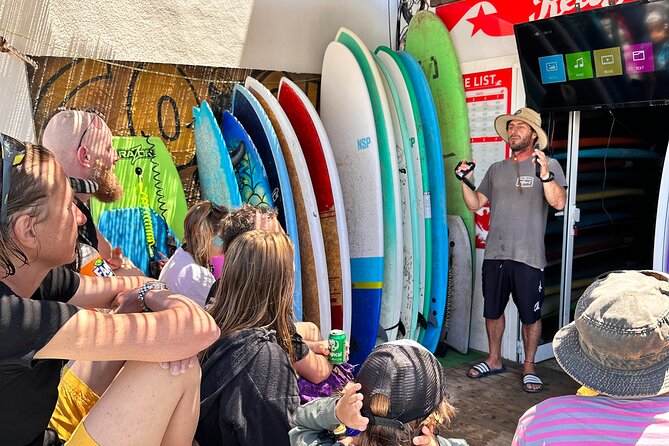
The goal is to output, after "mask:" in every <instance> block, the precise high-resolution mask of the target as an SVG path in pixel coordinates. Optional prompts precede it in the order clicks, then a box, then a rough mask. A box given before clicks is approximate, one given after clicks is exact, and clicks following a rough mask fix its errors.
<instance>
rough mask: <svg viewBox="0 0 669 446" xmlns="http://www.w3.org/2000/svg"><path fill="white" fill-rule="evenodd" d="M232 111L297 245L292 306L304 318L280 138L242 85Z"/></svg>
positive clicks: (294, 222)
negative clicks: (246, 136) (261, 168)
mask: <svg viewBox="0 0 669 446" xmlns="http://www.w3.org/2000/svg"><path fill="white" fill-rule="evenodd" d="M232 114H233V115H235V117H236V118H237V119H238V120H239V122H240V123H241V124H242V126H243V127H244V129H245V130H246V132H247V133H248V134H249V136H250V137H251V139H252V140H253V142H254V144H255V146H256V148H257V149H258V154H259V155H260V159H261V160H262V163H263V166H265V171H266V172H267V178H268V179H269V185H270V187H271V189H272V201H273V202H274V205H275V208H276V209H277V211H278V212H279V221H280V222H281V225H282V226H283V227H284V228H285V230H286V233H287V234H288V237H290V240H291V241H292V242H293V245H294V246H295V293H294V295H293V308H294V310H295V316H296V317H297V319H298V320H300V321H301V320H302V275H301V274H300V271H301V268H300V242H299V236H298V233H297V218H296V216H295V204H294V203H293V192H292V189H291V187H290V179H289V178H288V170H287V169H286V162H285V160H284V158H283V154H282V152H281V146H280V145H279V139H278V138H277V136H276V132H275V131H274V128H273V127H272V123H271V122H270V120H269V117H268V116H267V114H266V113H265V111H264V110H263V108H262V105H260V103H259V102H258V100H257V99H256V98H255V97H254V96H253V94H251V92H250V91H248V90H247V89H246V88H244V87H243V86H242V85H239V84H237V85H235V86H234V88H233V90H232Z"/></svg>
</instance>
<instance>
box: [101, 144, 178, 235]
mask: <svg viewBox="0 0 669 446" xmlns="http://www.w3.org/2000/svg"><path fill="white" fill-rule="evenodd" d="M112 145H113V146H114V148H115V149H116V152H117V153H118V156H119V160H118V161H117V162H116V166H115V168H114V173H115V174H116V176H117V177H118V179H119V181H120V182H121V184H122V185H123V197H121V199H120V200H117V201H115V202H113V203H102V202H100V201H98V200H96V199H95V198H92V199H91V201H90V203H91V214H92V215H93V220H94V221H95V222H96V223H98V222H99V220H100V215H102V213H103V212H104V211H106V210H111V209H126V208H133V207H138V206H148V207H150V208H151V209H153V210H154V211H156V212H157V213H158V215H160V216H161V217H162V218H163V220H165V221H166V222H167V224H168V225H169V227H170V228H171V229H172V230H173V231H174V233H175V234H176V235H177V237H179V238H182V237H183V231H184V218H185V217H186V212H188V205H187V204H186V196H185V195H184V189H183V185H182V184H181V178H180V177H179V173H178V172H177V168H176V166H175V165H174V161H173V160H172V155H170V152H169V151H168V150H167V147H165V143H163V141H162V140H161V139H160V138H157V137H154V136H116V137H114V138H113V139H112Z"/></svg>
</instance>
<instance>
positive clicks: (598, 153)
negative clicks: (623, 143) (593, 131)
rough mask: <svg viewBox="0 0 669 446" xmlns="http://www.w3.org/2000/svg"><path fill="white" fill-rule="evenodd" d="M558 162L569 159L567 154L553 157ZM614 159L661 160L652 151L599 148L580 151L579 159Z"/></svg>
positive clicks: (557, 154) (558, 154)
mask: <svg viewBox="0 0 669 446" xmlns="http://www.w3.org/2000/svg"><path fill="white" fill-rule="evenodd" d="M553 158H555V159H556V160H561V159H567V154H566V153H556V154H555V155H553ZM590 158H612V159H655V160H656V159H660V154H659V153H657V152H652V151H650V150H643V149H629V148H618V147H616V148H608V149H607V148H599V149H585V150H579V151H578V159H579V160H580V159H590Z"/></svg>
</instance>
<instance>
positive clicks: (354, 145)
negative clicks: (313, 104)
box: [320, 42, 383, 365]
mask: <svg viewBox="0 0 669 446" xmlns="http://www.w3.org/2000/svg"><path fill="white" fill-rule="evenodd" d="M320 112H321V120H322V122H323V127H324V128H325V130H326V132H327V134H328V137H329V139H330V144H331V146H332V153H333V154H334V158H335V161H336V163H337V171H338V172H339V181H340V183H341V190H342V195H343V197H344V206H345V211H346V222H347V228H348V243H349V253H350V256H351V259H350V262H351V282H352V287H353V290H352V294H351V303H352V308H353V310H352V320H351V338H350V358H349V362H350V363H351V364H358V365H359V364H362V362H363V361H364V360H365V358H366V357H367V355H369V353H370V352H371V351H372V349H373V348H374V344H375V341H376V334H377V328H378V325H379V316H380V313H381V287H382V284H383V199H382V194H381V168H380V165H379V152H378V149H377V137H376V127H375V124H374V110H373V109H372V101H371V99H370V95H369V91H368V90H367V85H366V83H365V77H364V75H363V74H362V70H361V69H360V66H359V65H358V62H357V61H356V58H355V56H354V55H353V53H351V51H350V50H349V49H348V48H346V46H344V45H343V44H342V43H339V42H331V43H330V44H329V45H328V46H327V48H326V50H325V56H324V57H323V70H322V75H321V103H320Z"/></svg>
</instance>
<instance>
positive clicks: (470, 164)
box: [454, 161, 476, 190]
mask: <svg viewBox="0 0 669 446" xmlns="http://www.w3.org/2000/svg"><path fill="white" fill-rule="evenodd" d="M463 163H466V164H467V169H466V170H463V171H461V172H458V168H459V167H460V166H461V165H462V164H463ZM474 168H476V164H475V163H474V162H468V161H460V162H458V164H457V165H456V166H455V169H454V172H455V176H456V177H458V180H460V181H462V182H463V183H465V184H466V185H467V186H468V187H469V188H470V189H471V190H476V186H474V184H473V183H472V182H471V181H469V179H468V178H467V177H466V176H467V175H468V174H469V172H471V171H473V170H474Z"/></svg>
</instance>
